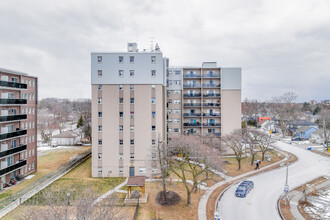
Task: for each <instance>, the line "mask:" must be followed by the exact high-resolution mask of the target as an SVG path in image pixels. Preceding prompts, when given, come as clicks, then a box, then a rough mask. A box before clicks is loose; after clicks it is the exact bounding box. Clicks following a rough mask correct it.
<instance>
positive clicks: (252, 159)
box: [251, 154, 254, 166]
mask: <svg viewBox="0 0 330 220" xmlns="http://www.w3.org/2000/svg"><path fill="white" fill-rule="evenodd" d="M251 156H252V158H251V166H252V165H253V164H254V154H251Z"/></svg>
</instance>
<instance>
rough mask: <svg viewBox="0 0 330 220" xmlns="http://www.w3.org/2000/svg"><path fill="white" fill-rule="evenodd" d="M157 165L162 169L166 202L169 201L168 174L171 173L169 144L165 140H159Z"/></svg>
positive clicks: (163, 193)
mask: <svg viewBox="0 0 330 220" xmlns="http://www.w3.org/2000/svg"><path fill="white" fill-rule="evenodd" d="M156 147H157V152H156V154H157V165H158V167H159V169H160V174H161V178H162V187H163V192H162V195H163V198H164V201H165V203H166V201H167V197H166V192H167V190H166V177H167V176H168V173H169V165H168V161H169V155H168V152H167V144H166V142H165V141H161V140H158V143H157V146H156Z"/></svg>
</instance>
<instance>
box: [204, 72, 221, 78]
mask: <svg viewBox="0 0 330 220" xmlns="http://www.w3.org/2000/svg"><path fill="white" fill-rule="evenodd" d="M219 77H220V74H217V73H212V74H204V75H203V78H219Z"/></svg>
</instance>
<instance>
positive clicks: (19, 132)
mask: <svg viewBox="0 0 330 220" xmlns="http://www.w3.org/2000/svg"><path fill="white" fill-rule="evenodd" d="M22 135H26V130H17V131H14V132H9V133H5V134H0V140H5V139H8V138H13V137H19V136H22Z"/></svg>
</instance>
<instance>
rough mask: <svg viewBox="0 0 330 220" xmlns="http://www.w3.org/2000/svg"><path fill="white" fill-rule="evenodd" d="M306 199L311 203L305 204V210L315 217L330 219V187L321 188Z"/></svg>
mask: <svg viewBox="0 0 330 220" xmlns="http://www.w3.org/2000/svg"><path fill="white" fill-rule="evenodd" d="M306 199H307V201H308V202H309V203H310V205H308V206H305V207H304V211H305V212H306V213H308V214H309V215H310V216H311V217H312V218H313V219H330V187H328V188H325V189H320V190H318V191H317V194H316V195H311V196H307V197H306Z"/></svg>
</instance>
